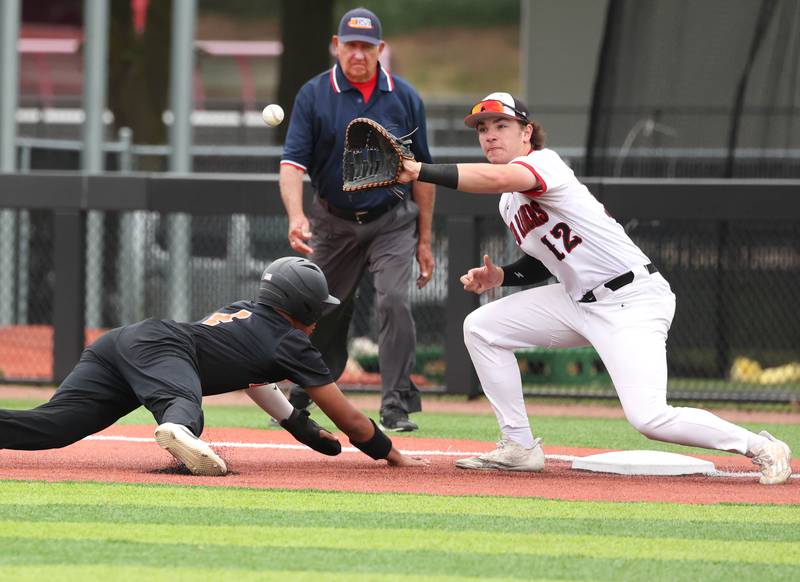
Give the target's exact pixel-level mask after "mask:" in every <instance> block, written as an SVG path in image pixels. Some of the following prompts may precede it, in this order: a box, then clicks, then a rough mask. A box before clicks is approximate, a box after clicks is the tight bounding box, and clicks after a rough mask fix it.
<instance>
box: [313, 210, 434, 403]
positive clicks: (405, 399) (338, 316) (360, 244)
mask: <svg viewBox="0 0 800 582" xmlns="http://www.w3.org/2000/svg"><path fill="white" fill-rule="evenodd" d="M418 215H419V208H418V207H417V205H416V204H415V203H414V202H413V201H412V200H405V201H403V202H400V203H399V204H398V205H397V206H395V207H394V208H392V209H391V210H389V211H388V212H387V213H386V214H384V215H383V216H380V217H379V218H378V219H376V220H374V221H373V222H369V223H367V224H358V223H356V222H352V221H349V220H344V219H342V218H338V217H336V216H333V215H332V214H330V213H329V212H328V211H327V210H326V209H325V208H324V207H323V206H322V204H321V203H320V202H319V200H317V199H316V198H315V199H314V202H313V203H312V207H311V209H310V212H309V218H310V221H311V229H312V233H313V234H312V238H311V243H310V244H311V247H312V248H313V249H314V252H313V253H312V254H311V255H310V256H309V259H311V260H312V261H314V262H315V263H316V264H317V265H319V267H320V268H321V269H322V271H323V272H324V273H325V277H326V278H327V279H328V286H329V288H330V292H331V294H332V295H334V296H335V297H338V298H339V299H341V300H342V304H341V305H339V306H338V307H336V308H334V309H333V310H332V311H330V312H327V313H326V314H325V315H323V317H322V319H320V321H319V323H318V324H317V329H316V330H315V331H314V334H313V335H312V336H311V341H312V343H313V344H314V345H315V346H316V347H317V349H319V350H320V352H321V353H322V357H323V359H324V360H325V363H326V364H327V365H328V367H329V368H330V370H331V375H332V376H333V377H334V378H336V379H338V378H339V376H341V374H342V372H343V371H344V368H345V365H346V364H347V333H348V329H349V327H350V320H351V319H352V315H353V304H354V296H355V292H356V289H357V288H358V284H359V282H360V280H361V277H362V276H363V275H364V271H365V269H369V272H370V273H372V275H373V281H374V285H375V292H376V309H377V314H378V325H379V333H378V349H379V355H378V362H379V365H380V371H381V381H382V383H383V390H382V398H381V414H387V413H391V412H406V413H410V412H418V411H420V410H422V405H421V402H420V394H419V389H418V388H417V386H416V385H415V384H414V382H413V381H412V380H411V370H412V369H413V367H414V357H415V345H416V328H415V327H414V319H413V317H412V315H411V304H410V300H409V286H410V284H411V277H412V274H413V273H412V268H413V265H414V257H415V255H416V248H417V216H418Z"/></svg>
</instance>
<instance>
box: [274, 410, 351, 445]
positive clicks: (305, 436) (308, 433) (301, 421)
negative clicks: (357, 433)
mask: <svg viewBox="0 0 800 582" xmlns="http://www.w3.org/2000/svg"><path fill="white" fill-rule="evenodd" d="M280 424H281V426H282V427H283V428H285V429H286V430H287V431H288V432H289V433H290V434H291V435H292V436H293V437H294V438H296V439H297V440H298V441H300V442H301V443H303V444H304V445H306V446H307V447H310V448H312V449H314V450H315V451H317V452H318V453H322V454H323V455H328V456H330V457H334V456H336V455H338V454H339V453H341V452H342V445H341V443H340V442H339V441H337V440H334V441H332V440H330V439H326V438H325V437H323V436H320V431H321V430H325V429H323V428H322V427H321V426H320V425H318V424H317V423H316V422H314V421H313V420H311V418H309V415H308V410H305V409H303V410H300V409H297V408H295V409H294V411H293V412H292V414H291V415H289V418H287V419H284V420H282V421H281V422H280Z"/></svg>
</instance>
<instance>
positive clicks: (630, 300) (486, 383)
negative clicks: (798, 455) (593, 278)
mask: <svg viewBox="0 0 800 582" xmlns="http://www.w3.org/2000/svg"><path fill="white" fill-rule="evenodd" d="M674 314H675V295H673V293H672V291H671V289H670V286H669V284H668V283H667V281H666V280H665V279H664V278H663V277H662V276H661V275H660V274H658V273H655V274H653V275H650V276H649V277H643V278H640V277H638V276H637V278H636V279H635V280H634V281H633V282H632V283H630V284H628V285H626V286H624V287H622V288H621V289H618V290H617V291H615V292H610V293H608V294H607V295H606V296H604V297H602V298H600V299H598V301H597V302H595V303H578V302H576V301H575V300H574V299H572V298H571V297H570V296H569V295H567V293H566V291H565V289H564V286H563V285H561V284H555V285H547V286H544V287H537V288H534V289H529V290H526V291H521V292H518V293H514V294H512V295H509V296H507V297H504V298H502V299H499V300H497V301H493V302H491V303H488V304H486V305H484V306H482V307H480V308H478V309H476V310H475V311H473V312H472V313H470V314H469V315H468V316H467V318H466V319H465V320H464V342H465V343H466V346H467V349H468V350H469V354H470V357H471V358H472V363H473V365H474V366H475V370H476V371H477V373H478V378H479V379H480V381H481V385H482V387H483V391H484V393H485V394H486V396H487V398H488V399H489V402H490V403H491V406H492V408H493V409H494V412H495V415H496V416H497V422H498V423H499V424H500V428H501V431H502V433H503V435H504V436H505V437H507V438H510V439H511V440H515V441H517V442H519V443H520V444H522V445H523V446H526V447H529V446H532V443H533V435H532V434H531V430H530V424H529V422H528V416H527V414H526V411H525V403H524V401H523V396H522V378H521V376H520V371H519V367H518V365H517V360H516V358H515V357H514V353H513V351H512V350H515V349H520V348H528V347H533V346H539V347H544V348H569V347H578V346H587V345H592V346H593V347H594V348H595V349H596V350H597V353H598V354H599V356H600V358H601V359H602V360H603V363H604V364H605V366H606V369H607V370H608V373H609V375H610V376H611V380H612V382H613V383H614V387H615V389H616V391H617V395H618V396H619V400H620V403H621V404H622V408H623V410H624V412H625V417H626V418H627V419H628V421H629V422H630V423H631V425H633V427H634V428H636V430H638V431H639V432H641V433H642V434H643V435H645V436H646V437H648V438H650V439H653V440H659V441H666V442H671V443H677V444H681V445H688V446H695V447H705V448H708V449H718V450H723V451H731V452H739V453H742V454H745V453H746V452H747V450H748V446H750V445H753V444H754V443H757V442H760V441H761V440H762V437H760V436H758V435H756V434H754V433H752V432H750V431H748V430H746V429H744V428H741V427H739V426H737V425H735V424H732V423H730V422H727V421H725V420H722V419H721V418H719V417H717V416H715V415H714V414H711V413H710V412H708V411H706V410H701V409H697V408H679V407H673V406H670V405H668V404H667V399H666V396H667V358H666V339H667V332H668V331H669V327H670V324H671V323H672V317H673V316H674Z"/></svg>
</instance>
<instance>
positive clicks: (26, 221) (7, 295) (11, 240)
mask: <svg viewBox="0 0 800 582" xmlns="http://www.w3.org/2000/svg"><path fill="white" fill-rule="evenodd" d="M54 281H55V277H54V263H53V213H52V212H50V211H44V210H26V209H23V210H17V209H13V210H12V209H1V210H0V379H5V380H48V379H50V378H51V377H52V374H53V359H52V352H53V328H52V323H53V293H54Z"/></svg>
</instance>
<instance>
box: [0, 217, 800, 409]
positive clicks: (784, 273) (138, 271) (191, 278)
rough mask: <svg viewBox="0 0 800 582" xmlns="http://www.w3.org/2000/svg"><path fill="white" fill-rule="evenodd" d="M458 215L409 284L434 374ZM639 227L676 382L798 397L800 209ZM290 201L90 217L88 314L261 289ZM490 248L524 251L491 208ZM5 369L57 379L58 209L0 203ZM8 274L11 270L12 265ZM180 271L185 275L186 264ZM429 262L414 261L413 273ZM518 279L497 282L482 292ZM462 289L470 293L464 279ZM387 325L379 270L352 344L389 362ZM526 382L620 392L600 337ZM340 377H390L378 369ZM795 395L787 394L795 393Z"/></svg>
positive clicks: (440, 220) (169, 311)
mask: <svg viewBox="0 0 800 582" xmlns="http://www.w3.org/2000/svg"><path fill="white" fill-rule="evenodd" d="M447 218H448V217H447V216H444V215H436V216H435V218H434V228H433V236H434V238H433V252H434V256H435V259H436V262H437V268H436V271H435V273H434V277H433V280H432V281H431V282H430V283H429V284H428V286H427V287H425V288H424V289H422V290H418V289H416V286H415V285H414V281H413V280H412V281H410V282H409V286H410V293H411V305H412V310H413V314H414V319H415V322H416V331H417V344H418V346H417V365H416V368H415V370H414V373H415V374H417V376H416V377H415V378H416V379H417V381H418V382H419V383H420V384H421V385H427V386H436V385H440V384H441V383H442V381H443V378H444V373H445V369H446V362H445V361H444V341H445V338H444V334H445V329H446V327H447V323H448V322H447V321H446V313H447V310H446V307H447V301H448V293H447V280H448V267H449V265H448V263H449V256H450V253H451V249H452V248H453V247H451V244H458V242H457V241H455V242H452V241H450V240H449V239H448V235H447ZM625 227H626V230H627V231H628V232H629V233H630V235H631V237H632V238H633V240H634V241H635V242H636V243H637V244H638V245H640V246H641V248H642V250H643V251H644V252H645V253H646V254H647V255H648V256H649V257H650V258H651V259H652V260H653V262H654V263H655V264H656V265H657V266H658V268H659V269H660V271H661V272H662V273H663V274H664V276H665V277H666V278H667V280H668V281H669V282H670V284H671V285H672V288H673V290H674V291H675V294H676V295H677V298H678V303H677V311H676V315H675V319H674V322H673V325H672V329H671V331H670V335H669V341H668V366H669V373H670V383H669V393H670V396H671V397H673V398H675V397H678V396H685V397H692V398H698V399H702V398H708V399H711V398H725V399H730V398H738V399H744V400H765V401H770V400H781V401H786V400H787V399H791V395H792V394H794V395H796V397H797V398H800V348H798V346H800V329H798V326H797V314H796V308H795V306H796V305H797V304H798V303H800V254H798V245H797V240H798V239H800V225H797V224H795V223H793V222H791V221H783V222H782V221H769V222H761V221H747V220H735V221H728V222H726V221H699V220H652V221H637V220H631V221H629V222H627V223H626V224H625ZM286 229H287V222H286V217H285V215H282V214H281V215H276V216H265V215H245V214H234V215H178V214H160V213H156V212H144V211H134V212H129V211H125V212H111V211H107V212H102V213H100V212H98V213H96V214H95V213H90V214H89V216H87V228H86V254H85V257H86V269H87V271H86V302H85V303H86V306H85V313H86V324H87V325H86V327H87V339H89V340H91V339H93V338H94V337H96V336H97V334H98V333H100V332H102V331H103V330H105V329H109V328H113V327H116V326H119V325H123V324H126V323H131V322H135V321H138V320H141V319H144V318H146V317H174V318H178V319H183V320H195V319H199V318H201V317H203V316H204V315H205V314H207V313H208V312H210V311H212V310H213V309H215V308H217V307H219V306H220V305H223V304H225V303H228V302H230V301H233V300H236V299H249V298H252V297H253V295H254V291H255V288H256V286H257V281H258V278H259V276H260V274H261V272H262V271H263V269H264V268H265V267H266V265H267V264H269V262H270V261H272V260H274V259H275V258H278V257H281V256H284V255H286V254H288V253H289V251H288V248H287V246H286ZM476 234H477V236H478V241H479V244H478V255H477V256H475V259H474V264H475V265H476V266H477V265H479V264H480V260H481V258H480V257H481V255H482V254H484V253H486V254H489V255H490V256H491V257H492V258H493V259H494V260H495V261H496V262H497V263H508V262H512V261H514V260H516V259H517V258H518V257H519V250H518V248H517V246H516V244H515V243H514V241H513V240H512V239H511V238H510V236H509V233H508V231H507V229H506V228H505V227H504V225H503V224H502V222H501V221H500V220H498V218H497V217H496V216H494V215H492V216H486V217H480V218H478V220H477V221H476ZM0 261H1V263H0V272H2V273H3V274H4V276H6V278H5V279H2V280H0V285H2V289H3V295H2V297H3V301H2V303H0V314H2V316H3V318H4V319H3V322H2V325H0V339H1V340H2V341H0V370H2V372H3V375H4V379H5V380H7V381H13V380H38V381H49V380H51V378H52V345H53V343H52V323H53V306H54V262H53V215H52V212H50V211H38V210H37V211H29V210H4V211H0ZM9 274H10V276H9ZM176 274H177V275H178V276H177V277H176ZM417 275H418V271H417V268H416V267H415V269H414V275H413V279H416V276H417ZM515 291H516V289H513V288H505V289H499V290H493V291H491V292H488V293H486V294H484V296H482V297H481V299H480V302H481V303H485V302H487V301H490V300H493V299H497V298H499V297H501V296H503V295H506V294H508V293H512V292H515ZM456 292H458V293H463V291H462V290H461V289H457V291H456ZM378 327H379V326H378V325H377V321H376V316H375V297H374V288H373V287H372V284H371V278H370V277H369V275H367V276H365V277H364V279H363V282H362V285H361V286H360V288H359V291H358V297H357V301H356V306H355V313H354V317H353V322H352V326H351V330H350V337H351V339H352V340H353V342H354V343H353V349H352V351H351V355H352V356H353V360H354V361H355V362H357V363H358V364H360V365H362V367H363V368H364V370H365V371H366V372H376V371H377V357H376V356H377V354H376V347H377V339H378V337H377V336H378ZM517 356H518V360H519V363H520V369H521V371H522V375H523V383H524V387H525V390H526V392H527V393H529V394H554V395H576V396H608V397H613V395H614V392H613V388H612V386H611V383H610V381H609V378H608V375H607V373H606V372H605V369H604V367H603V365H602V362H600V360H599V358H597V355H596V353H595V352H594V350H593V349H592V348H575V349H570V350H543V349H537V348H532V349H528V350H520V351H519V352H518V354H517ZM365 378H366V377H365V376H358V377H354V376H345V377H344V378H343V379H342V383H343V385H345V386H348V385H351V386H352V385H354V384H358V385H363V384H365V383H371V384H373V386H374V387H375V388H377V382H378V380H377V377H376V376H372V377H371V379H367V380H365ZM787 395H789V396H787Z"/></svg>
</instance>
